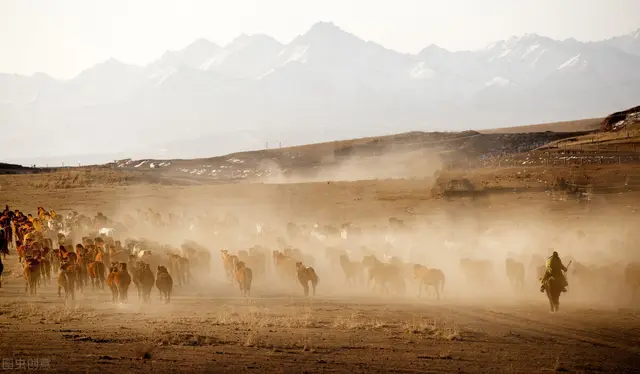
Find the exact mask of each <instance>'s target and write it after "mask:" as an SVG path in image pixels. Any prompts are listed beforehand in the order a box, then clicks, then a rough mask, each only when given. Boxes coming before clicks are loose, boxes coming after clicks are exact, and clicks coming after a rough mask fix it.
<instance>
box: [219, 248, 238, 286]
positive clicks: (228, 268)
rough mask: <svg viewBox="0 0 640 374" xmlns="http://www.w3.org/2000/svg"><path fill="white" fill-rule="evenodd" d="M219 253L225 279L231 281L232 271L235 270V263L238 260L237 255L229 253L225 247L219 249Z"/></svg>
mask: <svg viewBox="0 0 640 374" xmlns="http://www.w3.org/2000/svg"><path fill="white" fill-rule="evenodd" d="M220 254H221V255H222V263H223V265H224V270H225V272H226V274H227V280H228V281H229V282H230V283H232V282H233V273H234V271H235V267H236V263H237V262H238V256H235V255H230V254H229V251H228V250H226V249H221V250H220Z"/></svg>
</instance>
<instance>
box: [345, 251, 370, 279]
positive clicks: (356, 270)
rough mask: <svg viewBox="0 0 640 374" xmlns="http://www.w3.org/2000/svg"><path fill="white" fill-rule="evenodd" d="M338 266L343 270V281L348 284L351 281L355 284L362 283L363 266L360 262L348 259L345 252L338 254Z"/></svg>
mask: <svg viewBox="0 0 640 374" xmlns="http://www.w3.org/2000/svg"><path fill="white" fill-rule="evenodd" d="M340 267H341V268H342V271H343V272H344V278H345V282H346V283H347V284H350V283H351V282H352V281H353V282H355V283H356V284H362V282H363V280H364V267H363V265H362V264H361V263H359V262H355V261H351V260H349V256H347V255H346V254H341V255H340Z"/></svg>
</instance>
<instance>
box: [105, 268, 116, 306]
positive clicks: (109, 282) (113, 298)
mask: <svg viewBox="0 0 640 374" xmlns="http://www.w3.org/2000/svg"><path fill="white" fill-rule="evenodd" d="M117 272H118V262H112V263H111V267H110V268H109V275H108V276H107V281H106V283H107V286H108V287H109V289H110V290H111V302H113V303H116V302H118V286H116V283H115V276H116V273H117Z"/></svg>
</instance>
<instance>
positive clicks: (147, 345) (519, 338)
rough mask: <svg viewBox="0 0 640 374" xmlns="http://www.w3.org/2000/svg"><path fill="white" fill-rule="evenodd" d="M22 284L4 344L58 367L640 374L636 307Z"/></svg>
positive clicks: (16, 287) (1, 322)
mask: <svg viewBox="0 0 640 374" xmlns="http://www.w3.org/2000/svg"><path fill="white" fill-rule="evenodd" d="M22 291H23V290H22V289H21V284H18V282H17V281H12V282H10V283H9V285H8V286H7V288H6V289H3V291H2V301H1V304H0V330H1V334H2V339H1V345H0V350H1V351H2V353H3V357H14V358H15V360H19V359H24V360H25V361H26V360H28V359H30V358H31V359H33V358H39V359H40V363H42V362H45V363H46V362H47V361H42V359H46V360H49V361H48V363H49V368H50V370H51V371H56V372H67V371H72V372H80V371H82V372H85V371H89V372H98V371H100V372H124V371H127V372H132V371H135V372H151V371H155V372H170V371H209V372H246V371H254V372H325V371H329V372H416V371H419V372H442V371H447V372H452V371H459V372H510V373H512V372H519V373H534V372H548V371H554V370H561V371H562V370H567V371H571V372H631V371H634V370H636V368H637V365H638V364H639V363H640V348H638V343H640V330H639V327H640V323H639V321H638V316H637V315H636V314H635V313H634V312H632V311H628V310H607V309H592V308H589V309H587V308H584V307H577V306H572V305H571V304H568V305H566V306H565V307H564V308H563V311H562V312H561V313H559V314H555V315H551V314H549V313H548V312H547V306H546V304H545V300H544V298H543V297H542V296H540V298H539V299H538V300H535V301H534V300H531V301H527V300H521V301H517V302H516V301H513V302H497V301H490V300H489V301H485V302H482V301H479V300H477V301H476V302H470V301H466V302H465V301H456V300H446V301H441V302H435V301H422V302H416V301H415V300H410V299H407V300H386V301H381V300H375V299H367V298H364V297H362V298H358V297H330V296H319V297H317V298H315V299H311V300H307V299H304V298H302V297H299V296H286V295H276V294H273V293H269V292H267V291H265V289H264V288H263V289H261V290H260V289H258V290H256V291H255V292H254V295H253V297H252V298H250V299H249V300H248V301H245V300H242V299H240V298H239V297H235V295H234V296H231V295H229V292H228V290H225V289H224V288H219V289H216V288H211V289H208V290H207V291H202V292H200V293H192V292H187V291H185V290H179V291H177V296H176V297H175V298H174V299H173V302H172V304H170V305H162V304H160V302H159V301H158V300H157V299H156V298H155V297H154V300H153V305H152V306H145V305H140V304H138V303H137V302H136V301H132V302H131V304H130V305H125V306H114V305H112V304H111V303H110V300H109V297H108V296H107V293H106V292H103V293H100V292H95V293H92V292H90V291H87V292H86V294H85V295H84V296H79V299H78V301H77V304H76V305H75V307H65V306H64V303H63V302H62V301H61V300H60V299H58V298H57V296H55V294H54V292H53V290H52V288H49V289H45V290H43V291H42V292H41V294H40V295H38V296H34V297H26V296H24V294H23V292H22ZM154 296H155V294H154ZM132 299H135V298H132ZM14 362H19V361H14Z"/></svg>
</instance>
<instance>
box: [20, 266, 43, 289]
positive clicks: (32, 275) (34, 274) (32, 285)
mask: <svg viewBox="0 0 640 374" xmlns="http://www.w3.org/2000/svg"><path fill="white" fill-rule="evenodd" d="M39 266H40V262H39V261H38V260H36V259H35V258H28V259H26V263H25V267H24V270H23V276H24V280H25V282H26V284H25V287H24V292H27V291H29V294H31V295H35V294H36V286H37V284H38V279H39V277H40V269H39Z"/></svg>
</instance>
